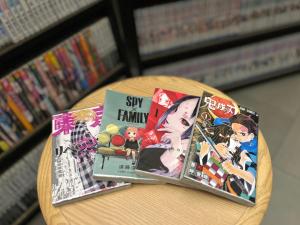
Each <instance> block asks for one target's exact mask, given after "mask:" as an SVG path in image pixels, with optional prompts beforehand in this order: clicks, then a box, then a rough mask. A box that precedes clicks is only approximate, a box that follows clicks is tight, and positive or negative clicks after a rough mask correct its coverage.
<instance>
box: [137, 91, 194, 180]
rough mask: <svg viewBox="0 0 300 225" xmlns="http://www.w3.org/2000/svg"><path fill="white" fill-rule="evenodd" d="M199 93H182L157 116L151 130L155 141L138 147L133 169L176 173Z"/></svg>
mask: <svg viewBox="0 0 300 225" xmlns="http://www.w3.org/2000/svg"><path fill="white" fill-rule="evenodd" d="M198 104H199V97H196V96H190V95H186V96H183V97H181V98H179V99H177V101H174V103H173V105H171V106H170V107H169V108H168V109H167V110H166V111H165V112H164V113H163V114H162V115H161V116H160V117H159V119H158V120H157V122H156V124H155V127H154V129H152V130H150V131H149V132H148V134H149V133H151V134H152V136H154V138H153V137H151V138H152V139H155V140H156V143H155V144H150V145H148V146H146V147H144V148H143V149H142V151H141V152H140V156H139V163H138V167H137V169H139V170H144V171H148V172H154V173H156V174H160V175H164V176H171V177H177V178H178V177H179V175H180V172H181V169H182V166H183V160H184V156H185V153H186V150H187V148H188V144H189V138H190V135H191V133H192V128H193V124H194V121H195V118H196V114H197V109H198Z"/></svg>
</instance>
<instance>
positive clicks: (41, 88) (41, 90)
mask: <svg viewBox="0 0 300 225" xmlns="http://www.w3.org/2000/svg"><path fill="white" fill-rule="evenodd" d="M26 70H27V73H28V75H29V78H30V79H31V82H32V86H33V88H34V89H35V90H36V92H37V93H38V94H39V97H40V100H41V102H43V103H41V104H45V105H46V108H47V111H48V112H49V113H50V114H54V113H55V112H56V109H57V106H56V104H55V103H54V101H53V100H52V99H51V96H50V94H49V93H48V90H47V88H46V87H45V84H44V82H43V81H42V80H41V77H40V76H39V75H38V74H37V71H36V68H35V66H34V64H33V63H31V64H29V65H28V67H27V68H26ZM43 108H44V107H43Z"/></svg>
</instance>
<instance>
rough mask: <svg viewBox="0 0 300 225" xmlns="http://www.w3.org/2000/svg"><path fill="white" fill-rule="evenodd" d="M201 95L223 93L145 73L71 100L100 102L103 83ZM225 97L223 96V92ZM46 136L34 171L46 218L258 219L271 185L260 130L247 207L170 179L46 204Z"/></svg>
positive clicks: (133, 90) (139, 91) (134, 90)
mask: <svg viewBox="0 0 300 225" xmlns="http://www.w3.org/2000/svg"><path fill="white" fill-rule="evenodd" d="M155 87H161V88H165V89H170V90H175V91H180V92H184V93H188V94H193V95H199V96H200V95H201V94H202V92H203V90H207V91H209V92H213V93H216V94H219V95H223V97H226V96H225V95H224V94H223V93H221V92H220V91H217V90H216V89H213V88H211V87H209V86H207V85H204V84H201V83H199V82H196V81H193V80H188V79H183V78H178V77H169V76H168V77H166V76H147V77H137V78H132V79H127V80H123V81H120V82H116V83H113V84H110V85H108V86H105V87H103V88H101V89H99V90H97V91H95V92H94V93H92V94H91V95H89V96H88V97H86V98H85V99H83V100H81V101H80V102H79V103H78V104H76V105H75V106H74V107H73V109H80V108H85V107H92V106H95V105H97V104H99V103H103V99H104V95H105V91H106V90H107V89H111V90H116V91H120V92H124V93H128V94H132V95H144V96H152V94H153V91H154V88H155ZM227 98H228V97H227ZM51 154H52V153H51V137H49V139H48V141H47V143H46V145H45V148H44V152H43V154H42V158H41V161H40V165H39V171H38V184H37V185H38V186H37V189H38V197H39V203H40V207H41V211H42V214H43V216H44V218H45V221H46V222H47V224H78V225H79V224H80V225H81V224H105V225H110V224H118V225H119V224H120V225H122V224H124V225H129V224H130V225H135V224H136V225H142V224H155V225H159V224H164V225H165V224H172V225H175V224H188V225H193V224H197V225H201V224H206V225H210V224H212V225H216V224H218V225H223V224H224V225H231V224H235V225H236V224H243V225H248V224H249V225H255V224H260V222H261V220H262V218H263V216H264V214H265V212H266V210H267V208H268V204H269V200H270V197H271V191H272V165H271V158H270V154H269V150H268V146H267V144H266V142H265V139H264V137H263V135H262V132H261V131H260V132H259V146H258V175H257V187H256V188H257V203H256V206H254V207H246V206H243V205H240V204H238V203H234V202H232V201H230V200H227V199H224V198H221V197H217V196H215V195H212V194H209V193H207V192H204V191H199V190H193V189H189V188H184V187H179V186H175V185H170V184H165V185H145V184H134V185H132V187H131V188H129V189H125V190H121V191H117V192H113V193H109V194H107V195H102V196H98V197H93V198H90V199H86V200H82V201H78V202H75V203H71V204H67V205H63V206H59V207H53V206H52V204H51V161H52V160H51Z"/></svg>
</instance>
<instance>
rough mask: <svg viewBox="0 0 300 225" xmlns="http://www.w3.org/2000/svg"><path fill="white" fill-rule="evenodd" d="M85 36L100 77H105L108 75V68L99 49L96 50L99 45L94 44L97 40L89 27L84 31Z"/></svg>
mask: <svg viewBox="0 0 300 225" xmlns="http://www.w3.org/2000/svg"><path fill="white" fill-rule="evenodd" d="M83 35H84V37H85V39H86V42H87V44H88V47H89V49H90V53H91V56H92V58H93V61H94V64H95V67H96V70H97V72H98V74H100V76H101V75H102V76H104V75H105V74H106V73H107V71H106V67H105V65H104V63H103V61H102V59H101V56H100V54H99V52H98V49H97V48H96V46H97V45H96V44H95V43H94V41H95V40H94V38H93V33H92V31H91V29H90V27H88V28H87V29H86V30H85V31H83Z"/></svg>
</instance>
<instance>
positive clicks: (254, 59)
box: [144, 33, 300, 88]
mask: <svg viewBox="0 0 300 225" xmlns="http://www.w3.org/2000/svg"><path fill="white" fill-rule="evenodd" d="M299 60H300V33H295V34H292V35H286V36H283V37H278V38H274V39H272V40H268V41H262V42H259V43H255V44H249V45H245V46H242V47H237V48H234V49H230V50H225V51H221V52H218V53H213V54H208V55H205V56H201V57H194V58H190V59H185V60H182V61H177V62H172V63H169V64H165V65H160V66H156V67H152V68H149V69H147V70H145V71H144V74H165V75H172V76H173V75H174V74H178V75H180V76H185V77H188V78H191V79H195V80H198V81H201V82H203V83H206V84H209V85H211V86H214V87H218V88H220V87H226V86H228V87H232V86H233V85H234V84H238V83H239V82H243V81H245V80H246V81H247V80H251V79H260V78H264V77H266V75H267V74H270V73H276V72H278V71H284V70H289V69H292V68H295V67H298V65H299Z"/></svg>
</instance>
